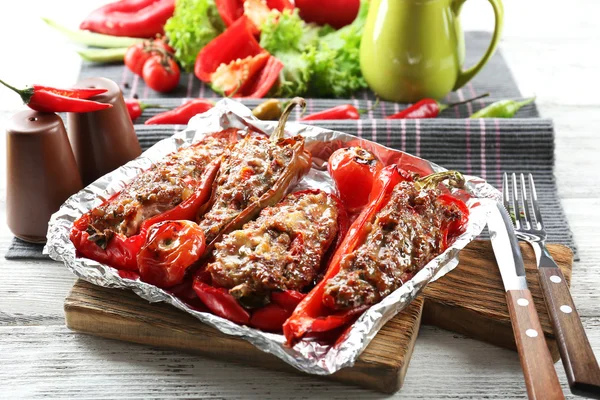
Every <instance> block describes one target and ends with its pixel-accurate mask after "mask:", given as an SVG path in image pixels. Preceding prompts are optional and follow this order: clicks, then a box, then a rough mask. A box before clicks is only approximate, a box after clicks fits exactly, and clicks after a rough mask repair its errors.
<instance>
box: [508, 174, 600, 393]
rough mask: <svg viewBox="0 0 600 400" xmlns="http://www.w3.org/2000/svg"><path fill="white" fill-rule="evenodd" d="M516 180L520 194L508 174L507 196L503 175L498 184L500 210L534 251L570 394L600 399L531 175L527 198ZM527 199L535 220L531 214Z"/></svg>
mask: <svg viewBox="0 0 600 400" xmlns="http://www.w3.org/2000/svg"><path fill="white" fill-rule="evenodd" d="M519 180H520V187H521V191H520V193H521V194H519V190H518V187H517V186H518V185H517V176H516V174H512V179H511V181H512V182H511V183H510V186H512V195H511V190H509V182H508V181H509V180H508V175H507V174H506V173H505V174H504V177H503V182H502V197H503V201H504V207H506V209H507V211H508V212H509V214H511V215H512V217H513V222H514V224H515V233H516V234H517V237H518V238H519V240H523V241H526V242H528V243H529V244H530V245H531V246H532V247H533V250H534V252H535V257H536V260H537V265H538V272H539V279H540V286H541V288H542V293H543V294H544V299H545V301H546V307H547V308H548V313H549V315H550V320H551V322H552V327H553V328H554V333H555V336H556V341H557V342H558V348H559V351H560V355H561V358H562V362H563V365H564V367H565V371H566V373H567V379H568V381H569V386H570V388H571V392H573V393H574V394H577V395H581V396H587V397H593V398H596V399H600V368H599V367H598V362H597V361H596V358H595V357H594V352H593V351H592V347H591V346H590V342H589V341H588V338H587V336H586V334H585V330H584V329H583V325H582V323H581V319H580V318H579V314H578V313H577V310H576V309H575V303H574V302H573V298H572V297H571V293H570V291H569V287H568V286H567V283H566V281H565V277H564V276H563V274H562V272H561V271H560V268H559V267H558V265H557V264H556V262H555V261H554V259H553V258H552V256H551V255H550V253H549V252H548V249H547V248H546V237H547V235H546V230H545V229H544V222H543V220H542V213H541V211H540V205H539V203H538V198H537V192H536V190H535V183H534V181H533V176H532V175H531V174H529V187H530V193H531V196H529V195H528V191H527V187H526V185H525V176H524V175H523V174H520V179H519ZM530 200H531V205H532V209H533V214H534V216H535V220H534V218H532V215H531V208H530V204H529V203H530ZM511 210H512V211H513V212H514V214H513V213H512V212H511Z"/></svg>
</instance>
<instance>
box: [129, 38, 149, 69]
mask: <svg viewBox="0 0 600 400" xmlns="http://www.w3.org/2000/svg"><path fill="white" fill-rule="evenodd" d="M145 47H146V45H145V44H144V43H138V44H134V45H133V46H130V47H129V48H128V49H127V52H126V53H125V65H126V66H127V68H129V69H130V70H131V72H133V73H134V74H137V75H140V76H141V75H142V70H143V69H144V64H145V63H146V61H148V59H149V58H150V57H152V54H151V53H150V52H148V51H146V50H145Z"/></svg>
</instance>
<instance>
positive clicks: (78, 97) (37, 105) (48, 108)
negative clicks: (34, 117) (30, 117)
mask: <svg viewBox="0 0 600 400" xmlns="http://www.w3.org/2000/svg"><path fill="white" fill-rule="evenodd" d="M0 83H1V84H3V85H4V86H6V87H7V88H9V89H11V90H13V91H14V92H16V93H17V94H18V95H19V96H21V99H23V103H25V104H27V106H28V107H29V108H31V109H32V110H36V111H41V112H90V111H98V110H104V109H106V108H110V107H112V105H111V104H108V103H100V102H97V101H93V100H87V99H89V98H91V97H94V96H96V95H99V94H102V93H105V92H106V89H56V88H52V87H48V86H41V85H33V86H32V87H28V88H25V89H17V88H15V87H13V86H11V85H9V84H8V83H6V82H4V81H2V80H0Z"/></svg>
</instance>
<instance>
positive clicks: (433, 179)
mask: <svg viewBox="0 0 600 400" xmlns="http://www.w3.org/2000/svg"><path fill="white" fill-rule="evenodd" d="M446 180H447V181H448V183H447V185H448V186H450V187H458V188H460V187H463V186H464V185H465V177H464V176H463V175H462V174H461V173H460V172H458V171H444V172H437V173H435V174H431V175H427V176H426V177H424V178H420V179H417V180H416V181H415V186H416V187H417V188H418V189H419V190H422V189H434V188H435V187H437V186H438V185H439V184H440V183H442V182H444V181H446Z"/></svg>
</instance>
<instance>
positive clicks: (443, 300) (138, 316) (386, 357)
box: [65, 242, 572, 393]
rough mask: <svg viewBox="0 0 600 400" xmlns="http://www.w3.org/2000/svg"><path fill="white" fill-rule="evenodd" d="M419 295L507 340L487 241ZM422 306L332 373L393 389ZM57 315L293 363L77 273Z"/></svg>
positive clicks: (218, 351)
mask: <svg viewBox="0 0 600 400" xmlns="http://www.w3.org/2000/svg"><path fill="white" fill-rule="evenodd" d="M550 251H551V252H552V253H553V255H554V256H555V257H556V260H557V262H558V263H559V265H561V266H562V267H563V268H564V272H565V277H567V279H570V276H571V275H570V272H571V270H570V260H571V259H572V255H571V253H570V250H569V249H567V248H565V247H564V246H551V249H550ZM523 252H524V259H525V260H526V262H527V267H528V279H529V282H530V286H531V290H532V294H533V296H534V299H535V300H534V301H535V302H536V306H537V307H538V312H540V319H541V320H542V321H544V331H545V333H546V334H547V335H548V336H550V335H551V329H550V328H549V325H548V317H547V315H546V314H545V308H544V306H543V299H541V297H540V290H539V285H537V281H536V276H535V270H532V268H535V264H532V261H533V260H532V258H531V257H532V254H531V253H532V252H531V251H530V250H529V249H528V248H526V247H524V248H523ZM532 265H533V267H532ZM423 295H424V296H423V297H424V298H425V304H426V310H427V311H426V315H427V316H426V318H425V321H426V322H427V323H429V324H432V325H436V326H440V327H443V328H445V329H449V330H453V331H456V332H460V333H464V334H466V335H469V336H472V337H475V338H478V339H481V340H484V341H487V342H491V343H494V344H498V345H502V346H504V347H509V348H510V347H511V345H512V346H513V347H514V339H513V336H512V330H511V325H510V319H509V318H508V313H507V310H506V301H505V297H504V289H503V288H502V282H501V280H500V275H499V272H498V268H497V267H496V264H495V261H494V258H493V254H492V250H491V246H490V244H489V243H488V242H473V243H471V244H470V245H469V246H468V247H467V249H465V250H464V251H463V252H461V263H460V266H459V268H457V269H456V270H455V271H453V272H451V273H450V274H448V275H447V276H445V277H443V278H442V279H440V280H439V281H438V282H435V283H433V284H431V285H429V286H428V287H427V288H426V290H425V291H424V294H423ZM540 301H542V303H541V304H542V305H541V306H540V305H539V304H538V303H539V302H540ZM422 310H423V300H422V299H421V298H418V299H417V300H415V301H414V302H413V303H412V304H411V305H410V306H409V308H408V309H406V310H405V311H403V312H402V313H400V314H398V315H397V316H396V317H394V318H393V319H392V320H390V321H389V322H388V323H387V324H386V325H385V326H384V327H383V328H382V329H381V330H380V332H379V333H378V334H377V336H376V337H375V338H374V339H373V341H372V342H371V343H370V344H369V346H368V347H367V349H365V351H364V352H363V354H361V356H360V358H359V360H358V361H357V363H356V364H355V365H354V366H353V367H351V368H345V369H343V370H341V371H339V372H337V373H336V374H334V375H333V376H332V378H333V379H336V380H339V381H342V382H345V383H351V384H354V385H358V386H362V387H366V388H370V389H374V390H377V391H381V392H385V393H393V392H395V391H397V390H398V389H400V387H401V386H402V383H403V381H404V376H405V374H406V370H407V367H408V364H409V361H410V357H411V354H412V350H413V347H414V343H415V340H416V337H417V333H418V330H419V325H420V322H421V313H422ZM65 315H66V322H67V326H68V327H69V328H70V329H73V330H77V331H80V332H84V333H88V334H93V335H97V336H102V337H106V338H111V339H119V340H125V341H130V342H135V343H142V344H149V345H153V346H160V347H169V348H175V349H180V350H184V351H190V352H193V353H198V354H203V355H207V356H209V357H215V358H221V359H228V360H232V361H237V362H242V363H245V364H251V365H257V366H262V367H266V368H270V369H277V370H283V371H295V370H294V369H293V368H292V367H290V366H289V365H287V364H285V363H284V362H282V361H281V360H279V359H278V358H276V357H274V356H272V355H270V354H267V353H263V352H261V351H259V350H258V349H256V348H255V347H254V346H252V345H251V344H250V343H248V342H246V341H244V340H241V339H238V338H236V337H232V336H227V335H224V334H222V333H220V332H219V331H217V330H216V329H214V328H211V327H209V326H207V325H204V324H202V323H200V322H199V321H198V320H196V319H195V318H194V317H192V316H190V315H187V314H185V313H183V312H181V311H179V310H177V309H175V308H173V307H171V306H169V305H167V304H148V303H147V302H146V301H144V300H143V299H141V298H139V297H138V296H136V295H135V294H133V293H132V292H127V291H121V292H117V291H115V290H114V289H107V288H101V287H97V286H94V285H92V284H90V283H87V282H84V281H77V282H76V284H75V285H74V286H73V289H72V290H71V293H70V294H69V296H68V297H67V299H66V300H65ZM554 347H555V344H554ZM556 354H557V353H556Z"/></svg>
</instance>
